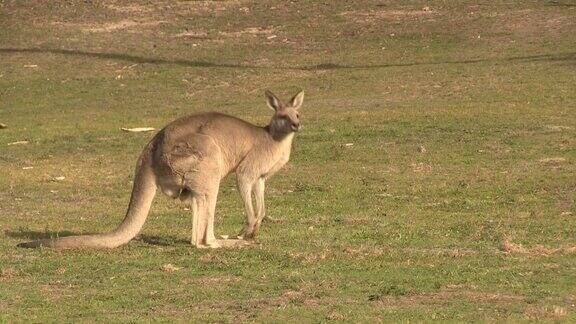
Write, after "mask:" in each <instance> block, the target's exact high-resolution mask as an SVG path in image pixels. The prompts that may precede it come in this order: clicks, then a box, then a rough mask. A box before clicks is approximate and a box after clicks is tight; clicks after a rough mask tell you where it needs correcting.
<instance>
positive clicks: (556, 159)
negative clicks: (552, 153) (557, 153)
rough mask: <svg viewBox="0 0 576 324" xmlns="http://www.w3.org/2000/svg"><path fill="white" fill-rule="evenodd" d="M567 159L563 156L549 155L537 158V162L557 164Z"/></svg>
mask: <svg viewBox="0 0 576 324" xmlns="http://www.w3.org/2000/svg"><path fill="white" fill-rule="evenodd" d="M566 161H567V160H566V159H565V158H563V157H550V158H543V159H540V160H538V162H540V163H542V164H545V165H552V166H555V165H559V164H563V163H564V162H566Z"/></svg>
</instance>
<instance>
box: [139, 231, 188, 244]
mask: <svg viewBox="0 0 576 324" xmlns="http://www.w3.org/2000/svg"><path fill="white" fill-rule="evenodd" d="M134 241H137V242H143V243H146V244H150V245H157V246H174V245H181V244H187V245H190V241H186V240H184V239H181V238H177V237H176V236H157V235H146V234H139V235H138V236H136V237H135V238H134Z"/></svg>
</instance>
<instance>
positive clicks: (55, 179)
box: [54, 176, 66, 181]
mask: <svg viewBox="0 0 576 324" xmlns="http://www.w3.org/2000/svg"><path fill="white" fill-rule="evenodd" d="M64 179H66V177H64V176H59V177H54V181H64Z"/></svg>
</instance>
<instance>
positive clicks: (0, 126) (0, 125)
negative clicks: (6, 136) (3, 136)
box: [0, 123, 8, 129]
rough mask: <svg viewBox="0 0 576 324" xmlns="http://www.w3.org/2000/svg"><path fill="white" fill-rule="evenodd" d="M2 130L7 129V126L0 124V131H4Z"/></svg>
mask: <svg viewBox="0 0 576 324" xmlns="http://www.w3.org/2000/svg"><path fill="white" fill-rule="evenodd" d="M4 128H8V126H6V124H2V123H0V129H4Z"/></svg>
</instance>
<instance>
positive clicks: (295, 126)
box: [292, 123, 300, 132]
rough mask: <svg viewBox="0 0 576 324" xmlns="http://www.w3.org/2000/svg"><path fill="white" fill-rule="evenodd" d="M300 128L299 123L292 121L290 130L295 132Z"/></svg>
mask: <svg viewBox="0 0 576 324" xmlns="http://www.w3.org/2000/svg"><path fill="white" fill-rule="evenodd" d="M299 128H300V123H292V130H293V131H295V132H297V131H298V129H299Z"/></svg>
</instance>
